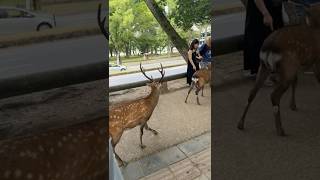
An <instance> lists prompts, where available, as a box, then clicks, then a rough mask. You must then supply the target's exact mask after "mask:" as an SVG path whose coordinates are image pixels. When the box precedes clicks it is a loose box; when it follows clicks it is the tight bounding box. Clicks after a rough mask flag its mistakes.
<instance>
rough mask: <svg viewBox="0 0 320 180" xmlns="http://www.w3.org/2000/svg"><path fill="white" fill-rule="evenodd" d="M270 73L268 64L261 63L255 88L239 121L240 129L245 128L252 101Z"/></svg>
mask: <svg viewBox="0 0 320 180" xmlns="http://www.w3.org/2000/svg"><path fill="white" fill-rule="evenodd" d="M269 74H270V72H269V71H268V70H267V68H266V66H265V65H264V64H261V65H260V68H259V72H258V75H257V79H256V82H255V85H254V87H253V89H252V90H251V91H250V95H249V98H248V103H247V106H246V108H245V109H244V112H243V114H242V117H241V119H240V121H239V122H238V129H240V130H242V129H244V122H245V118H246V115H247V112H248V110H249V108H250V105H251V103H252V101H253V100H254V98H255V97H256V95H257V93H258V91H259V89H260V88H261V87H262V86H263V83H264V81H265V80H266V79H267V78H268V76H269Z"/></svg>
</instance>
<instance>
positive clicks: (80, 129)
mask: <svg viewBox="0 0 320 180" xmlns="http://www.w3.org/2000/svg"><path fill="white" fill-rule="evenodd" d="M107 142H108V141H107V121H106V120H105V118H97V119H94V120H90V121H87V122H83V123H79V124H76V125H72V126H67V127H64V128H59V129H53V130H49V131H46V132H39V133H35V134H32V135H29V136H17V137H11V138H9V139H5V140H2V141H0V162H1V163H0V179H3V180H5V179H8V180H9V179H18V180H19V179H21V180H28V179H39V180H57V179H59V180H71V179H74V180H78V179H83V180H90V179H97V180H98V179H99V180H105V179H107V177H108V166H107V161H108V159H107V154H108V152H107V147H108V146H107V145H108V143H107Z"/></svg>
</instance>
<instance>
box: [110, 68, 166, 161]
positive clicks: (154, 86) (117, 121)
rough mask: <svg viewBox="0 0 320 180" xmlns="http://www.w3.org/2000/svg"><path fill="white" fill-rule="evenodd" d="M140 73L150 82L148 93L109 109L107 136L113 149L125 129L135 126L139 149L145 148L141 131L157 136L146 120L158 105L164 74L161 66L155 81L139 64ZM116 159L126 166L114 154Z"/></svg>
mask: <svg viewBox="0 0 320 180" xmlns="http://www.w3.org/2000/svg"><path fill="white" fill-rule="evenodd" d="M140 70H141V73H142V74H143V75H144V76H145V77H146V78H147V79H148V80H149V81H150V83H148V84H147V85H148V87H150V89H151V91H150V93H149V94H148V95H147V96H145V97H142V98H140V99H136V100H132V101H128V102H121V103H118V104H115V105H113V106H110V107H109V134H110V136H111V137H112V141H111V143H112V146H113V148H115V146H116V145H117V143H118V142H119V140H120V138H121V136H122V134H123V132H124V131H125V130H126V129H132V128H134V127H136V126H138V125H139V126H140V147H141V148H145V147H146V146H145V145H144V144H143V143H142V136H143V129H146V130H149V131H151V132H152V133H153V134H155V135H157V134H158V132H157V131H156V130H154V129H151V128H150V127H149V126H148V120H149V119H150V117H151V115H152V113H153V110H154V109H155V107H156V106H157V104H158V101H159V96H160V87H161V82H162V80H163V78H164V75H165V72H164V70H163V67H162V64H161V68H160V69H158V71H159V72H160V74H161V78H160V79H159V80H158V81H156V80H154V79H153V78H152V77H149V76H147V75H146V73H145V71H144V69H143V67H142V65H141V63H140ZM115 155H116V158H117V159H118V160H119V161H120V163H121V165H126V163H125V162H124V161H122V160H121V158H120V157H119V156H118V155H117V153H116V152H115Z"/></svg>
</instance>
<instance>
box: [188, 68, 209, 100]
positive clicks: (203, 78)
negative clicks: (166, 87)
mask: <svg viewBox="0 0 320 180" xmlns="http://www.w3.org/2000/svg"><path fill="white" fill-rule="evenodd" d="M208 83H210V84H211V64H209V65H208V66H207V67H206V68H203V69H200V70H197V71H196V72H195V73H194V74H193V75H192V83H191V86H190V88H189V91H188V94H187V97H186V99H185V101H184V102H185V103H187V102H188V97H189V95H190V92H191V91H192V89H193V88H194V87H195V88H196V91H195V93H196V96H197V104H198V105H200V102H199V92H200V90H202V92H201V96H202V97H203V89H204V86H205V85H206V84H208Z"/></svg>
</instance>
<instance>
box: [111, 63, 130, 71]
mask: <svg viewBox="0 0 320 180" xmlns="http://www.w3.org/2000/svg"><path fill="white" fill-rule="evenodd" d="M109 70H114V71H125V70H127V67H126V66H123V65H117V64H109Z"/></svg>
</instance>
